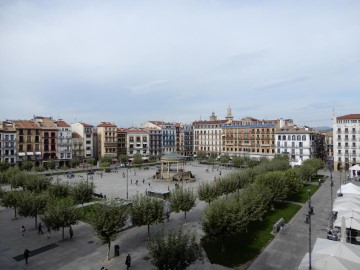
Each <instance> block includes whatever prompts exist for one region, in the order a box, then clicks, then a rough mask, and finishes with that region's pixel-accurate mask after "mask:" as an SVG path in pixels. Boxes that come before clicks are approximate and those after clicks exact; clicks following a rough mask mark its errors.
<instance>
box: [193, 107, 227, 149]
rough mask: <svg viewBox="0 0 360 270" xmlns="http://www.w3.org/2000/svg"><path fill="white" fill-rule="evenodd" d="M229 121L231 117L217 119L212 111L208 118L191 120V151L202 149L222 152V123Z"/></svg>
mask: <svg viewBox="0 0 360 270" xmlns="http://www.w3.org/2000/svg"><path fill="white" fill-rule="evenodd" d="M231 121H232V118H229V119H224V120H218V119H217V116H216V115H215V113H214V112H213V113H212V114H211V116H210V118H209V120H204V121H201V120H200V121H195V122H193V123H192V126H193V137H194V143H193V153H194V154H196V153H197V152H198V151H203V152H206V153H208V154H209V153H212V152H213V153H217V154H220V153H221V152H222V147H221V146H222V125H224V124H226V123H230V122H231Z"/></svg>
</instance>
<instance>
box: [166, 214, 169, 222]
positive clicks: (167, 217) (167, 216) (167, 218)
mask: <svg viewBox="0 0 360 270" xmlns="http://www.w3.org/2000/svg"><path fill="white" fill-rule="evenodd" d="M166 220H167V222H169V221H170V213H169V211H167V212H166Z"/></svg>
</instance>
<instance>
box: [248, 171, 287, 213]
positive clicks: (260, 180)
mask: <svg viewBox="0 0 360 270" xmlns="http://www.w3.org/2000/svg"><path fill="white" fill-rule="evenodd" d="M255 181H256V183H257V184H259V185H260V186H262V187H264V188H268V189H269V190H270V193H271V197H270V202H271V209H274V201H276V200H279V201H282V200H285V199H286V197H287V196H288V194H289V187H288V183H287V181H286V178H285V174H284V172H282V171H273V172H268V173H264V174H259V175H258V176H257V177H256V180H255Z"/></svg>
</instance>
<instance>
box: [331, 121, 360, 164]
mask: <svg viewBox="0 0 360 270" xmlns="http://www.w3.org/2000/svg"><path fill="white" fill-rule="evenodd" d="M333 143H334V145H333V147H334V169H335V170H338V169H339V168H342V169H348V167H349V166H352V165H355V164H359V163H360V114H347V115H343V116H338V117H335V116H334V117H333Z"/></svg>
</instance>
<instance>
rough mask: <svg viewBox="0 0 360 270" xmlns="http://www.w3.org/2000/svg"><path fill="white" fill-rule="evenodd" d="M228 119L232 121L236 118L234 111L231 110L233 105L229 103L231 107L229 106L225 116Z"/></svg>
mask: <svg viewBox="0 0 360 270" xmlns="http://www.w3.org/2000/svg"><path fill="white" fill-rule="evenodd" d="M225 119H226V120H228V121H232V120H233V119H234V117H233V116H232V112H231V107H230V105H229V107H228V108H227V114H226V117H225Z"/></svg>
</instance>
